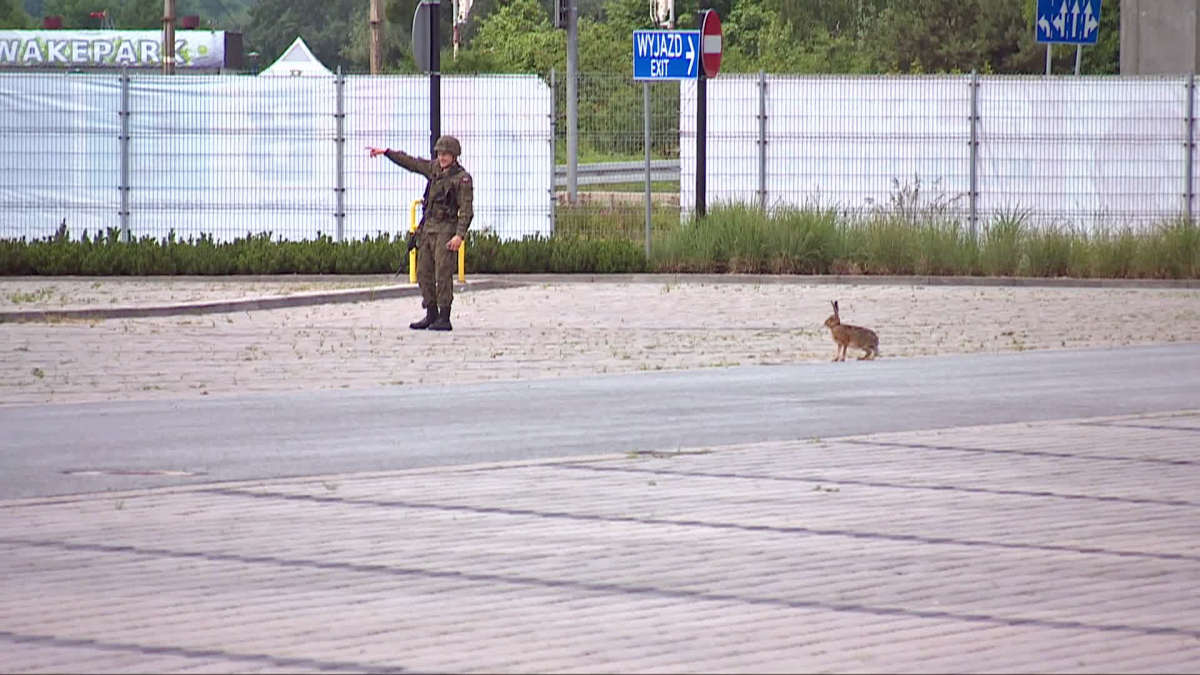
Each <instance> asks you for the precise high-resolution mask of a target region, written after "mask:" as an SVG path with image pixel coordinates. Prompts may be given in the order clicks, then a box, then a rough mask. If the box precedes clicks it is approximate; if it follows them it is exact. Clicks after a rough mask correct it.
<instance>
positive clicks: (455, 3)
mask: <svg viewBox="0 0 1200 675" xmlns="http://www.w3.org/2000/svg"><path fill="white" fill-rule="evenodd" d="M453 12H454V19H453V22H454V60H455V61H457V60H458V0H454V3H453Z"/></svg>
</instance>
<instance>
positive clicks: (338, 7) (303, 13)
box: [245, 0, 365, 69]
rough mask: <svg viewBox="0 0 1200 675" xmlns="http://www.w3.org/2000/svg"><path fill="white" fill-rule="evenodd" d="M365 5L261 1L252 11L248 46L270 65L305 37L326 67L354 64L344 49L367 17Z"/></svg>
mask: <svg viewBox="0 0 1200 675" xmlns="http://www.w3.org/2000/svg"><path fill="white" fill-rule="evenodd" d="M362 5H363V2H362V0H261V2H260V3H259V4H258V6H257V7H255V8H254V10H253V11H252V12H251V13H250V25H249V26H247V27H246V33H245V38H246V42H247V43H248V47H247V49H248V50H249V49H254V50H257V51H258V53H259V54H260V59H261V62H262V63H266V64H269V63H271V62H273V61H275V59H278V58H279V56H280V55H281V54H283V50H285V49H287V48H288V46H289V45H291V44H292V42H294V41H295V40H296V38H297V37H301V38H303V39H304V42H305V43H306V44H307V45H308V47H309V49H311V50H312V52H313V55H314V56H316V57H317V58H318V59H320V61H321V62H322V63H323V64H325V67H327V68H330V69H335V68H336V67H338V66H342V67H344V68H346V67H351V66H354V65H355V64H354V63H353V62H352V61H350V60H349V59H348V58H347V57H346V56H343V49H344V48H345V47H346V46H347V45H348V44H349V43H350V42H351V38H352V35H353V33H354V24H355V23H356V22H357V20H358V19H360V18H361V17H362V16H363V14H362ZM364 23H365V21H364ZM360 65H361V64H360Z"/></svg>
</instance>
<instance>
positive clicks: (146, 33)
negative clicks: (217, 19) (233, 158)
mask: <svg viewBox="0 0 1200 675" xmlns="http://www.w3.org/2000/svg"><path fill="white" fill-rule="evenodd" d="M162 44H163V35H162V31H159V30H0V69H10V70H11V69H16V68H47V67H60V68H106V67H107V68H121V67H129V68H161V67H162ZM175 58H176V63H175V66H176V68H177V69H185V70H186V69H188V68H196V69H208V70H212V69H217V68H223V67H224V65H225V32H224V31H207V30H179V31H175Z"/></svg>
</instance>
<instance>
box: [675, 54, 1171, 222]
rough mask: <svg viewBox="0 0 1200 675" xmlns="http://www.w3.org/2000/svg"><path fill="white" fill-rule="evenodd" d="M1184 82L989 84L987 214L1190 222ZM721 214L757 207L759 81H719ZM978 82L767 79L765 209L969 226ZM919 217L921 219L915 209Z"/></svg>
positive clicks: (690, 125)
mask: <svg viewBox="0 0 1200 675" xmlns="http://www.w3.org/2000/svg"><path fill="white" fill-rule="evenodd" d="M1182 84H1183V82H1182V80H1178V81H1171V80H1166V79H1157V78H1156V79H1132V78H1121V79H1115V78H1074V79H1073V78H1054V79H1044V78H1023V77H1020V78H1016V77H996V76H990V77H980V78H979V98H978V110H977V114H978V121H977V122H976V133H977V143H978V154H977V157H976V160H975V161H976V170H977V180H978V190H979V196H978V203H977V208H978V214H979V216H980V219H981V222H982V223H985V224H986V223H987V222H989V220H990V219H991V218H993V217H995V216H997V215H1013V214H1023V215H1025V216H1026V217H1028V218H1029V219H1030V220H1031V222H1033V223H1051V222H1054V223H1061V224H1067V223H1070V224H1074V225H1076V226H1079V227H1081V228H1084V229H1090V228H1092V227H1093V226H1095V225H1098V224H1106V225H1118V226H1121V225H1125V224H1129V223H1152V222H1159V221H1162V220H1165V219H1169V218H1171V217H1174V216H1176V215H1178V214H1179V213H1181V212H1182V211H1183V209H1184V202H1183V199H1182V195H1183V194H1185V193H1186V192H1187V191H1188V189H1187V188H1186V186H1185V183H1186V175H1185V162H1184V161H1183V157H1184V154H1183V150H1181V149H1180V148H1181V147H1183V146H1184V144H1185V140H1186V139H1185V136H1184V130H1185V128H1186V125H1185V120H1186V118H1187V105H1186V99H1187V95H1186V92H1187V89H1186V87H1184V86H1182ZM707 86H708V99H707V101H708V103H707V105H708V144H707V147H708V149H707V157H706V162H707V167H708V170H707V179H706V193H707V198H708V203H709V204H713V203H717V202H721V201H744V202H750V203H757V202H758V200H759V198H760V195H759V192H758V191H759V147H760V146H759V125H760V120H759V96H760V87H759V83H758V80H757V78H746V77H742V78H739V77H736V76H734V77H726V76H722V77H719V78H715V79H712V80H709V81H708V85H707ZM971 86H972V85H971V79H970V77H969V76H962V77H770V76H769V77H767V78H766V139H765V140H766V186H765V187H766V201H767V204H768V205H769V206H779V205H790V206H805V205H813V204H815V205H820V206H822V207H834V208H838V209H841V210H847V211H857V212H866V211H869V210H871V209H873V208H876V207H889V206H890V205H891V204H892V200H893V199H894V198H896V197H898V196H900V195H901V193H903V192H904V191H905V190H906V189H907V190H908V195H909V197H911V195H912V194H913V192H912V191H913V190H915V189H917V188H918V185H919V194H920V195H921V202H920V204H923V205H926V206H932V205H934V204H940V205H941V207H942V208H943V211H942V212H943V213H946V214H948V215H953V216H957V217H960V218H965V217H966V216H967V215H968V214H969V208H970V192H971V179H970V177H971V114H972V107H971ZM680 96H681V104H680V115H681V117H680V132H681V142H680V168H681V186H680V187H681V190H680V192H681V200H682V205H683V207H684V209H685V211H690V210H691V208H692V207H693V206H694V205H695V180H696V178H695V177H696V86H695V83H694V82H685V83H683V84H682V86H681V87H680ZM907 206H909V207H911V206H913V204H907Z"/></svg>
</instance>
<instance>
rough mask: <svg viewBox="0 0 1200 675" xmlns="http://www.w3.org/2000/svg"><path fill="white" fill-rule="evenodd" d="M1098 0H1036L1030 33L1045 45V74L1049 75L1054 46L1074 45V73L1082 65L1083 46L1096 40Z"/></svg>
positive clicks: (1098, 31)
mask: <svg viewBox="0 0 1200 675" xmlns="http://www.w3.org/2000/svg"><path fill="white" fill-rule="evenodd" d="M1101 2H1102V0H1038V3H1037V17H1036V19H1035V24H1034V32H1035V33H1036V35H1037V41H1038V42H1039V43H1043V44H1045V45H1046V74H1047V75H1049V74H1050V54H1051V51H1050V50H1051V49H1052V48H1053V47H1054V45H1056V44H1067V45H1075V74H1076V75H1079V71H1080V67H1081V66H1082V63H1083V46H1084V45H1094V44H1096V40H1097V39H1098V38H1099V37H1100V5H1101Z"/></svg>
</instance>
